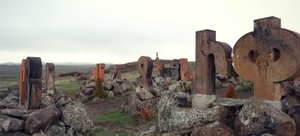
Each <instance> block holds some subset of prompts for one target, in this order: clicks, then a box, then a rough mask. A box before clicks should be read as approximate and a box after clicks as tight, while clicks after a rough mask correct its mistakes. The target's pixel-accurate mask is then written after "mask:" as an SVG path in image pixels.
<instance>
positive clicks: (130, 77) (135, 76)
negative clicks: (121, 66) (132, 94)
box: [121, 71, 140, 82]
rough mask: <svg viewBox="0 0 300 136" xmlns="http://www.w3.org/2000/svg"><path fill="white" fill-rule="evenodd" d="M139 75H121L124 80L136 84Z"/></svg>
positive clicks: (134, 72) (130, 73)
mask: <svg viewBox="0 0 300 136" xmlns="http://www.w3.org/2000/svg"><path fill="white" fill-rule="evenodd" d="M139 75H140V74H139V73H138V72H137V71H132V72H126V73H121V77H122V79H124V78H126V79H127V80H128V81H130V82H136V78H137V77H139Z"/></svg>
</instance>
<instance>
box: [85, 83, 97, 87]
mask: <svg viewBox="0 0 300 136" xmlns="http://www.w3.org/2000/svg"><path fill="white" fill-rule="evenodd" d="M95 87H96V82H90V83H88V84H87V85H86V88H95Z"/></svg>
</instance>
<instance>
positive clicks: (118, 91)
mask: <svg viewBox="0 0 300 136" xmlns="http://www.w3.org/2000/svg"><path fill="white" fill-rule="evenodd" d="M112 91H113V92H114V94H122V90H121V86H120V85H119V84H118V83H116V84H114V85H113V89H112Z"/></svg>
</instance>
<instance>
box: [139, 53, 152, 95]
mask: <svg viewBox="0 0 300 136" xmlns="http://www.w3.org/2000/svg"><path fill="white" fill-rule="evenodd" d="M152 69H153V62H152V59H151V58H150V57H146V56H141V57H140V58H139V60H138V63H137V70H138V72H139V74H140V77H138V78H137V84H138V86H140V87H144V88H146V89H149V87H150V86H152V79H151V76H152Z"/></svg>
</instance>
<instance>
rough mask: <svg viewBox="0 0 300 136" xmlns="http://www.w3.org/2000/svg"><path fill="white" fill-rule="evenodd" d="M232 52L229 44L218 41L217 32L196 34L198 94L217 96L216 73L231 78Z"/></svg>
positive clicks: (196, 84) (196, 86) (196, 87)
mask: <svg viewBox="0 0 300 136" xmlns="http://www.w3.org/2000/svg"><path fill="white" fill-rule="evenodd" d="M231 50H232V49H231V47H230V46H229V45H228V44H226V43H223V42H218V41H216V32H215V31H212V30H203V31H198V32H196V66H195V67H196V69H195V72H196V77H195V89H196V90H195V92H196V93H199V94H207V95H210V94H215V89H216V87H215V86H216V85H215V78H216V77H215V76H216V72H217V73H220V74H222V75H225V76H231V73H232V65H231Z"/></svg>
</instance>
